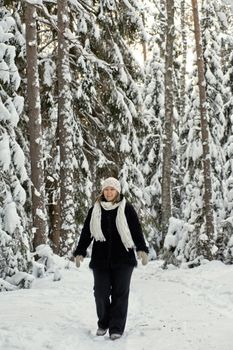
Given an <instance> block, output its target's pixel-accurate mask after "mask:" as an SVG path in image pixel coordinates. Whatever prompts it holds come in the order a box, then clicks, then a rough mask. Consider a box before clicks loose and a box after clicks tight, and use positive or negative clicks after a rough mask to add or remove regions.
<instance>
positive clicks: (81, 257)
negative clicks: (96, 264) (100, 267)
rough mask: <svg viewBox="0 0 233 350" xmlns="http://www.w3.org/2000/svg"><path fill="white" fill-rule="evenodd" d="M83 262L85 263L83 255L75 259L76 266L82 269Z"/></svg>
mask: <svg viewBox="0 0 233 350" xmlns="http://www.w3.org/2000/svg"><path fill="white" fill-rule="evenodd" d="M82 261H83V256H82V255H77V256H76V257H75V264H76V267H80V265H81V262H82Z"/></svg>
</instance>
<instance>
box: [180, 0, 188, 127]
mask: <svg viewBox="0 0 233 350" xmlns="http://www.w3.org/2000/svg"><path fill="white" fill-rule="evenodd" d="M185 15H186V13H185V0H182V1H181V34H182V46H183V51H182V54H183V60H182V68H181V77H180V82H181V84H180V119H181V122H182V123H183V121H184V117H185V86H186V64H187V35H186V27H185V18H186V17H185Z"/></svg>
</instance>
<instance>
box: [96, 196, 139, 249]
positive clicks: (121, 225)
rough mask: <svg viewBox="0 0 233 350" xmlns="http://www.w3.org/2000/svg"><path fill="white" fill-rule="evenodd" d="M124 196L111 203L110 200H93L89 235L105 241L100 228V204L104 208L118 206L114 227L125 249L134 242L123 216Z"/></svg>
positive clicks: (131, 246) (110, 208) (132, 245)
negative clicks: (119, 200)
mask: <svg viewBox="0 0 233 350" xmlns="http://www.w3.org/2000/svg"><path fill="white" fill-rule="evenodd" d="M125 205H126V200H125V198H123V199H122V201H121V202H119V203H115V204H112V203H111V202H100V203H99V202H95V205H94V207H93V210H92V214H91V220H90V231H91V237H93V238H94V239H95V240H96V241H101V242H104V241H106V239H105V237H104V235H103V232H102V229H101V206H102V207H103V208H104V209H105V210H113V209H115V208H117V207H118V210H117V216H116V227H117V231H118V232H119V235H120V237H121V240H122V243H123V244H124V246H125V248H126V250H128V249H129V248H133V247H134V242H133V239H132V236H131V233H130V229H129V226H128V222H127V219H126V217H125Z"/></svg>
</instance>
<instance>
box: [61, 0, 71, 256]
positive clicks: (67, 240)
mask: <svg viewBox="0 0 233 350" xmlns="http://www.w3.org/2000/svg"><path fill="white" fill-rule="evenodd" d="M57 11H58V28H59V31H58V96H59V99H58V134H59V147H60V213H61V230H60V234H61V237H60V254H61V255H66V254H67V253H68V252H69V251H70V250H71V248H72V246H73V243H74V239H75V237H74V236H75V228H74V203H73V138H72V116H73V115H72V105H71V92H70V80H71V77H70V67H69V52H68V50H69V47H68V41H67V40H66V30H67V29H68V27H69V13H68V1H67V0H58V2H57Z"/></svg>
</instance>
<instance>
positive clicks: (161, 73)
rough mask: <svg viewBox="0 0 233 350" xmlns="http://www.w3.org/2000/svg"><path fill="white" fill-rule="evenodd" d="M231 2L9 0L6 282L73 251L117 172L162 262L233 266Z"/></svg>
mask: <svg viewBox="0 0 233 350" xmlns="http://www.w3.org/2000/svg"><path fill="white" fill-rule="evenodd" d="M231 6H232V4H231V2H230V1H229V2H227V1H220V0H212V1H208V0H199V1H197V0H159V1H157V0H147V1H139V0H24V1H9V0H5V1H3V0H0V169H1V172H0V203H1V205H0V291H1V290H11V284H12V283H13V284H14V283H15V284H18V285H19V286H21V287H27V286H28V284H30V283H29V282H28V281H30V278H29V277H28V276H30V275H31V274H32V273H33V271H34V275H35V274H39V268H38V266H39V264H38V261H39V262H40V263H43V264H44V265H45V266H46V264H47V265H48V254H47V252H48V248H49V247H50V249H51V251H53V252H54V253H55V254H58V255H60V256H64V257H67V258H69V257H71V254H72V250H73V248H74V246H75V244H76V242H77V239H78V235H79V233H80V230H81V228H82V224H83V221H84V218H85V216H86V214H87V210H88V208H89V207H90V206H91V205H92V204H93V201H94V199H95V197H96V195H97V194H98V193H99V189H100V183H101V180H102V179H104V178H105V177H106V176H115V177H117V178H119V179H120V181H121V184H122V188H123V193H124V194H125V196H126V197H127V198H128V199H129V200H130V201H132V202H133V204H134V206H135V207H136V209H137V211H138V213H139V215H140V219H141V222H142V226H143V230H144V233H145V235H146V238H147V241H148V244H149V246H150V256H151V259H154V258H156V257H158V258H161V259H163V260H164V267H166V265H167V264H168V263H173V264H175V265H176V266H179V265H180V264H182V263H184V262H185V263H188V265H189V266H190V267H193V266H196V265H199V264H201V262H202V261H203V260H205V259H208V260H212V259H216V260H221V261H223V262H224V263H226V264H232V263H233V82H232V81H233V17H232V16H233V15H232V7H233V6H232V7H231ZM197 58H198V59H197ZM41 247H42V248H43V247H46V249H41ZM38 259H39V260H38ZM36 264H38V265H36ZM36 266H37V267H36ZM35 271H36V272H35ZM22 272H23V273H24V274H23V276H24V278H23V280H22V278H21V279H20V278H19V279H17V278H16V279H14V278H13V277H14V276H18V275H19V274H20V273H21V276H22ZM16 281H17V282H16ZM19 281H20V283H19Z"/></svg>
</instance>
